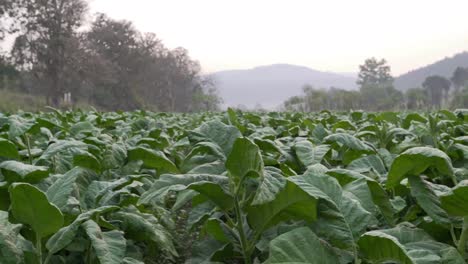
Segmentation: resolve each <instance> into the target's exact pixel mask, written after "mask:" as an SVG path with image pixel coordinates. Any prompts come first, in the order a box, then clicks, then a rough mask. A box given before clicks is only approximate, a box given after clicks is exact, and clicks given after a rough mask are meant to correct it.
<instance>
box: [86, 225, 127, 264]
mask: <svg viewBox="0 0 468 264" xmlns="http://www.w3.org/2000/svg"><path fill="white" fill-rule="evenodd" d="M83 227H84V229H85V231H86V234H87V235H88V237H89V239H90V240H91V246H92V247H93V249H94V252H95V253H96V256H97V258H98V259H99V262H100V263H101V264H115V263H121V262H122V259H123V258H124V257H125V249H126V240H125V237H124V235H123V232H121V231H117V230H112V231H108V232H102V231H101V228H100V227H99V225H98V224H96V222H94V221H93V220H88V221H86V222H84V223H83Z"/></svg>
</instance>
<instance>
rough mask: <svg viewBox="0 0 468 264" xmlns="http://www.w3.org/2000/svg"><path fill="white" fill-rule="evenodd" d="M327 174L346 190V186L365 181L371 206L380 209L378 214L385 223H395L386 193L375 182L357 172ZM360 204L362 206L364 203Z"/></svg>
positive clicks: (335, 170)
mask: <svg viewBox="0 0 468 264" xmlns="http://www.w3.org/2000/svg"><path fill="white" fill-rule="evenodd" d="M327 174H328V175H330V176H332V177H334V178H335V179H337V180H338V182H339V183H340V185H341V186H344V188H347V187H346V186H347V185H348V184H350V183H353V182H355V181H359V180H365V181H366V183H367V187H368V188H369V192H370V195H371V197H372V202H373V204H375V205H376V206H377V207H378V208H379V209H380V212H381V213H382V215H383V216H384V217H385V220H386V221H387V223H388V224H390V225H393V223H394V222H395V216H394V214H395V210H394V209H393V206H392V204H391V202H390V198H389V196H388V194H387V192H386V191H385V189H384V188H383V187H382V186H381V185H380V184H379V183H378V182H377V181H375V180H373V179H371V178H369V177H367V176H365V175H363V174H360V173H358V172H355V171H350V170H344V169H333V170H329V171H328V172H327ZM362 204H363V206H364V204H365V203H362ZM367 208H369V207H367Z"/></svg>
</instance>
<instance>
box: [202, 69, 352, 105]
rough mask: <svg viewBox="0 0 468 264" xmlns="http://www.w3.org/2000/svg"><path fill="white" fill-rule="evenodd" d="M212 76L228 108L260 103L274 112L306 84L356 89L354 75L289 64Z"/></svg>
mask: <svg viewBox="0 0 468 264" xmlns="http://www.w3.org/2000/svg"><path fill="white" fill-rule="evenodd" d="M211 77H212V78H213V79H214V80H215V82H216V85H217V87H218V89H219V93H220V96H221V97H222V98H223V100H224V105H225V106H226V107H227V106H234V107H235V106H238V105H244V106H246V107H248V108H254V107H255V106H256V105H257V104H260V105H261V106H262V107H264V108H269V109H273V108H275V107H277V106H279V105H281V104H282V103H283V102H284V101H285V100H286V99H288V98H289V97H291V96H294V95H300V94H301V93H302V87H303V86H304V85H305V84H310V85H312V86H313V87H317V88H329V87H337V88H343V89H355V88H356V78H355V77H354V75H353V74H350V73H345V74H339V73H332V72H322V71H317V70H313V69H310V68H307V67H303V66H296V65H289V64H274V65H269V66H260V67H256V68H253V69H247V70H230V71H220V72H216V73H213V74H211Z"/></svg>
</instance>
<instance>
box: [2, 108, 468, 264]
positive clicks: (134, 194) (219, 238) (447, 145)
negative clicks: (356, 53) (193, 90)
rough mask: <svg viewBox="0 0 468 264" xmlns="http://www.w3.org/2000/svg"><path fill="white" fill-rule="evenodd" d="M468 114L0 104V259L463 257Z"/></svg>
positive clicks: (408, 261) (412, 262) (410, 262)
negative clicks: (16, 107)
mask: <svg viewBox="0 0 468 264" xmlns="http://www.w3.org/2000/svg"><path fill="white" fill-rule="evenodd" d="M467 241H468V110H463V109H460V110H455V111H446V110H441V111H434V112H430V113H429V112H426V113H415V112H399V113H394V112H383V113H371V112H362V111H355V112H349V113H336V112H328V111H322V112H319V113H277V112H271V113H250V112H241V111H237V110H232V109H229V110H228V111H227V112H222V113H194V114H176V113H171V114H170V113H152V112H145V111H135V112H107V113H102V112H97V111H91V112H83V111H59V110H54V109H52V110H51V111H49V112H40V113H27V112H17V113H12V114H7V113H4V114H0V263H2V264H18V263H26V264H30V263H34V264H62V263H63V264H65V263H67V264H68V263H71V264H75V263H77V264H78V263H93V264H94V263H96V264H99V263H100V264H116V263H122V264H130V263H134V264H139V263H150V264H151V263H194V264H196V263H246V264H253V263H266V264H280V263H281V264H288V263H290V264H292V263H296V264H298V263H313V264H315V263H317V264H328V263H330V264H335V263H343V264H344V263H356V264H357V263H362V264H364V263H402V264H432V263H434V264H436V263H446V264H463V263H466V260H467V259H468V256H467V255H468V254H467V251H468V249H467Z"/></svg>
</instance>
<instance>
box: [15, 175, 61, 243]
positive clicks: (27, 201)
mask: <svg viewBox="0 0 468 264" xmlns="http://www.w3.org/2000/svg"><path fill="white" fill-rule="evenodd" d="M10 199H11V211H12V213H13V216H14V217H15V218H16V219H17V220H18V221H19V222H21V223H24V224H28V225H30V226H31V228H32V229H33V230H34V232H35V233H36V234H38V235H39V237H46V236H48V235H51V234H53V233H55V232H56V231H58V230H59V229H60V228H61V227H62V226H63V215H62V213H61V212H60V210H59V209H58V208H57V207H56V206H55V205H53V204H51V203H49V201H48V200H47V196H46V195H45V193H43V192H42V191H40V190H39V189H37V188H36V187H34V186H32V185H30V184H27V183H14V184H12V185H11V186H10Z"/></svg>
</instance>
